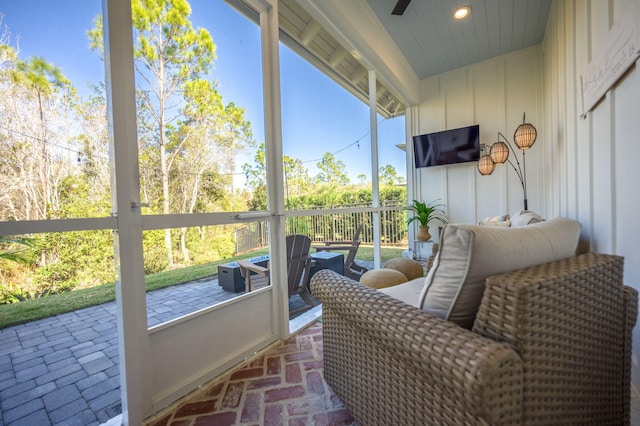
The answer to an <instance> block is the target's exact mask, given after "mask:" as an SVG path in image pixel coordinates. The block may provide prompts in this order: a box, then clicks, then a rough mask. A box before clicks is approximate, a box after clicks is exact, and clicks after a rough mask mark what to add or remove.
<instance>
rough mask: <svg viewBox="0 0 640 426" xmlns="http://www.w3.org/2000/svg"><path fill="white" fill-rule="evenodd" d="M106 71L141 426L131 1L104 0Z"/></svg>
mask: <svg viewBox="0 0 640 426" xmlns="http://www.w3.org/2000/svg"><path fill="white" fill-rule="evenodd" d="M102 10H103V16H104V18H103V19H104V45H105V68H106V69H105V71H106V80H107V106H108V123H109V142H110V151H111V193H112V197H111V198H112V210H113V215H114V216H116V217H117V219H118V225H117V231H116V233H115V235H114V237H115V238H114V241H115V257H116V274H117V276H118V280H117V282H116V304H117V314H116V315H117V318H118V346H119V357H120V386H121V401H122V424H124V425H139V424H142V421H143V419H144V417H145V415H146V414H148V413H149V410H150V408H151V397H150V393H149V386H148V385H149V378H150V368H149V367H150V365H151V364H150V362H149V357H148V353H149V340H148V334H147V309H146V300H145V296H146V294H145V282H144V267H143V265H144V260H143V251H142V217H141V213H140V184H139V182H140V181H139V175H138V143H137V129H136V102H135V81H134V66H133V45H132V43H133V38H132V22H131V2H130V1H129V0H103V2H102Z"/></svg>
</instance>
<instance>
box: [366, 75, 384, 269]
mask: <svg viewBox="0 0 640 426" xmlns="http://www.w3.org/2000/svg"><path fill="white" fill-rule="evenodd" d="M376 90H377V89H376V72H375V71H373V70H370V71H369V127H370V129H371V130H370V134H371V193H372V194H371V195H372V204H373V207H374V208H376V209H377V208H379V207H380V182H379V176H378V175H379V174H378V169H379V168H380V167H379V165H378V115H377V113H376V106H377V105H376ZM380 258H381V253H380V211H374V212H373V264H374V267H375V268H376V269H377V268H379V267H380Z"/></svg>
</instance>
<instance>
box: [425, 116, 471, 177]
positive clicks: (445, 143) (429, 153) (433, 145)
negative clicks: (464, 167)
mask: <svg viewBox="0 0 640 426" xmlns="http://www.w3.org/2000/svg"><path fill="white" fill-rule="evenodd" d="M413 153H414V158H415V164H416V167H431V166H443V165H445V164H456V163H466V162H469V161H478V159H480V126H479V125H478V124H476V125H473V126H468V127H461V128H459V129H451V130H445V131H442V132H436V133H428V134H425V135H419V136H414V137H413Z"/></svg>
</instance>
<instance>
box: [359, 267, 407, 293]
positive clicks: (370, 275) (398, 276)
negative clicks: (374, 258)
mask: <svg viewBox="0 0 640 426" xmlns="http://www.w3.org/2000/svg"><path fill="white" fill-rule="evenodd" d="M407 281H408V280H407V276H406V275H405V274H403V273H402V272H399V271H396V270H395V269H372V270H370V271H367V272H365V273H364V274H362V277H360V284H364V285H366V286H367V287H371V288H375V289H381V288H384V287H390V286H394V285H398V284H402V283H406V282H407Z"/></svg>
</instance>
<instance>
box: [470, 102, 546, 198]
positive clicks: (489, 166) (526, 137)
mask: <svg viewBox="0 0 640 426" xmlns="http://www.w3.org/2000/svg"><path fill="white" fill-rule="evenodd" d="M525 121H526V117H525V115H524V114H523V115H522V124H521V125H519V126H518V128H517V129H516V131H515V133H514V134H513V142H514V143H515V144H516V146H517V147H518V148H519V149H520V150H522V168H520V161H518V156H517V155H516V152H515V150H514V149H513V147H512V146H511V143H510V142H509V140H508V139H507V138H506V137H505V136H504V135H503V134H502V133H500V132H498V141H497V142H496V143H494V144H493V145H491V148H490V149H489V154H484V155H482V156H481V157H480V159H479V160H478V171H479V172H480V174H481V175H483V176H486V175H490V174H491V173H493V170H494V169H495V167H496V164H504V163H505V162H507V161H508V162H509V164H511V167H512V168H513V170H514V171H515V172H516V175H517V176H518V179H520V185H522V192H523V193H524V209H525V210H528V206H527V163H526V161H525V158H526V157H525V151H526V150H527V149H529V148H531V147H532V146H533V144H534V143H535V142H536V138H537V136H538V132H537V130H536V128H535V127H534V126H533V125H532V124H531V123H526V122H525ZM500 137H502V139H504V141H505V142H506V143H505V142H502V141H501V140H500ZM509 150H511V151H512V152H513V157H514V158H515V160H516V164H513V162H512V161H511V160H510V159H509ZM516 166H517V167H516Z"/></svg>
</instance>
